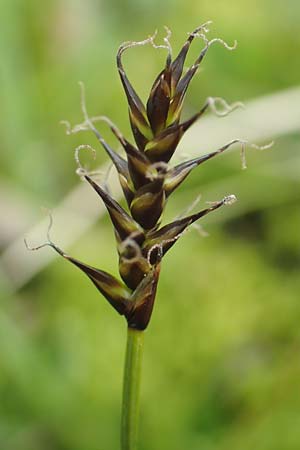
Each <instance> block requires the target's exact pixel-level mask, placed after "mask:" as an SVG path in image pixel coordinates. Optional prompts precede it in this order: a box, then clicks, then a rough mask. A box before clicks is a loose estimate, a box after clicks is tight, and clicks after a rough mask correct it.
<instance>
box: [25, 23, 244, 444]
mask: <svg viewBox="0 0 300 450" xmlns="http://www.w3.org/2000/svg"><path fill="white" fill-rule="evenodd" d="M207 32H208V23H206V24H204V25H201V26H200V27H198V28H197V29H196V30H195V31H194V32H193V33H190V34H189V35H188V38H187V40H186V42H185V43H184V45H183V47H182V48H181V50H180V52H179V54H178V55H177V57H176V58H175V59H173V58H172V50H171V46H170V43H169V37H170V32H169V30H167V36H166V37H165V38H164V45H156V44H155V42H154V37H155V36H152V37H149V38H148V39H146V40H144V41H141V42H127V43H124V44H122V45H121V46H120V48H119V50H118V52H117V68H118V71H119V75H120V78H121V82H122V85H123V88H124V91H125V94H126V97H127V101H128V110H129V120H130V124H131V128H132V133H133V137H134V140H135V144H132V143H131V142H130V141H128V140H127V139H126V138H125V136H123V134H122V133H121V131H120V130H119V129H118V128H117V126H116V125H114V124H113V123H112V122H111V121H110V120H109V119H108V118H106V117H103V116H100V117H91V118H90V117H89V116H88V113H87V109H86V105H85V95H84V87H83V85H82V84H81V89H82V102H81V106H82V112H83V118H84V121H83V123H81V124H79V125H76V126H75V127H73V128H72V127H71V126H70V124H69V123H68V122H64V123H65V124H66V125H67V133H76V132H78V131H82V130H91V131H92V132H93V133H94V134H95V136H96V138H97V140H98V141H99V143H100V144H101V146H102V147H103V148H104V150H105V151H106V153H107V155H108V157H109V158H110V159H111V161H112V164H113V166H114V167H115V169H116V171H117V173H118V176H119V180H120V184H121V187H122V190H123V193H124V197H125V199H126V203H127V209H124V208H123V207H122V206H121V205H120V204H119V203H118V202H117V201H116V200H115V199H114V198H112V196H111V195H110V193H109V192H108V190H107V189H106V187H105V186H101V185H100V184H98V183H96V182H95V181H94V179H93V175H94V173H92V172H88V171H86V170H85V169H84V168H83V167H82V165H81V163H80V159H79V151H80V150H81V149H83V148H88V149H91V150H92V151H93V152H94V153H95V150H94V149H93V148H92V147H90V146H88V145H81V146H79V147H78V148H77V149H76V152H75V159H76V162H77V165H78V169H77V173H78V174H79V175H80V176H81V178H82V179H83V180H85V181H86V182H87V183H88V184H89V185H90V186H91V188H92V189H93V190H94V191H95V192H96V193H97V195H98V196H99V197H100V199H101V201H103V202H104V204H105V206H106V209H107V212H108V214H109V216H110V219H111V222H112V225H113V228H114V234H115V238H116V244H117V252H118V257H119V273H120V277H121V279H122V282H121V281H120V280H118V279H116V278H115V277H114V276H112V275H110V274H109V273H107V272H104V271H102V270H100V269H97V268H95V267H92V266H89V265H87V264H85V263H83V262H81V261H79V260H78V259H75V258H73V257H71V256H69V255H67V254H66V253H65V252H64V251H62V250H61V249H60V248H59V247H58V246H57V245H56V244H54V243H53V242H52V241H51V239H50V236H49V232H48V241H47V242H46V243H45V244H43V245H42V246H39V247H35V248H31V249H32V250H35V249H38V248H41V247H43V246H45V245H50V246H51V247H52V248H53V249H54V250H55V251H56V252H58V253H59V254H60V255H61V256H63V257H64V258H65V259H67V260H68V261H70V262H71V263H72V264H74V265H75V266H77V267H78V268H79V269H80V270H81V271H83V272H84V273H85V274H86V275H87V276H88V277H89V278H90V280H91V281H92V282H93V284H94V285H95V286H96V288H97V289H98V290H99V291H100V292H101V294H102V295H103V296H104V297H105V298H106V299H107V301H108V302H109V303H110V304H111V306H112V307H113V308H114V309H115V310H116V311H117V312H118V313H119V314H120V315H123V316H124V317H125V319H126V321H127V325H128V342H127V352H126V362H125V373H124V392H123V408H122V450H134V448H135V445H136V437H137V419H138V404H139V386H140V370H141V356H142V342H143V331H144V330H145V329H146V328H147V326H148V324H149V321H150V318H151V315H152V311H153V306H154V301H155V294H156V288H157V283H158V279H159V274H160V267H161V261H162V259H163V257H164V255H165V254H166V253H167V252H168V251H169V250H170V249H171V247H172V246H173V245H174V244H175V243H176V242H177V241H178V239H179V238H180V237H181V236H182V234H183V233H184V232H185V230H187V228H188V227H189V226H190V225H192V224H194V223H195V222H196V221H198V220H199V219H201V218H202V217H204V216H206V215H207V214H209V213H211V212H213V211H215V210H217V209H219V208H220V207H222V206H223V205H228V204H231V203H233V202H234V201H235V196H234V195H229V196H226V197H224V198H223V200H220V201H217V202H212V203H210V205H209V206H207V207H206V208H204V209H202V210H200V211H198V212H196V213H193V214H189V215H187V216H185V217H181V218H179V219H177V220H174V221H173V222H171V223H169V224H167V225H164V226H162V227H161V226H160V220H161V216H162V213H163V211H164V209H165V207H166V204H167V200H168V198H169V197H170V195H172V193H173V192H174V191H175V190H176V189H177V188H178V187H179V186H180V185H181V183H182V182H183V181H184V180H185V179H186V178H187V177H188V176H189V174H190V173H191V172H192V171H193V169H195V168H196V167H198V166H200V165H201V164H202V163H204V162H206V161H208V160H209V159H212V158H213V157H215V156H217V155H219V154H221V153H223V152H224V151H225V150H227V149H228V148H229V147H230V146H232V145H233V144H235V143H241V145H242V154H243V161H244V146H245V144H246V141H244V140H241V139H234V140H232V141H230V142H229V143H227V144H226V145H224V146H222V147H221V148H219V149H217V150H215V151H213V152H210V153H207V154H206V155H203V156H199V157H197V158H194V159H192V160H190V161H185V162H182V163H180V164H177V165H175V166H172V165H170V160H171V158H172V156H173V154H174V153H175V151H176V148H177V146H178V144H179V142H180V140H181V138H182V136H183V135H184V133H185V132H186V131H187V130H188V129H189V128H190V127H191V126H192V125H193V123H195V121H196V120H198V119H199V118H201V116H202V115H203V114H204V113H205V112H206V111H207V110H208V109H211V110H212V111H213V112H214V113H216V114H217V115H219V116H224V115H226V114H228V113H229V112H230V111H232V110H233V109H235V108H236V107H238V106H241V105H240V103H236V104H234V105H231V106H229V105H228V104H227V103H226V102H225V101H224V100H223V99H220V98H211V97H209V98H208V99H207V100H206V102H205V103H204V105H203V106H202V108H201V109H200V110H199V112H197V113H196V114H194V115H193V116H192V117H191V118H189V119H188V120H186V121H181V112H182V107H183V101H184V98H185V94H186V91H187V88H188V86H189V84H190V82H191V80H192V78H193V76H194V75H195V73H196V72H197V70H198V68H199V66H200V64H201V63H202V60H203V58H204V57H205V55H206V53H207V51H208V49H209V48H210V46H211V45H212V44H214V43H216V42H218V43H221V44H222V45H223V46H224V47H225V48H226V49H228V50H233V49H234V48H235V46H236V44H235V45H234V46H233V47H230V46H228V44H226V43H225V42H224V41H223V40H221V39H219V38H215V39H212V40H208V39H207V37H206V35H207ZM196 37H198V38H201V39H202V40H203V41H204V48H203V49H202V50H201V51H200V53H199V56H198V57H197V58H196V60H195V61H194V63H193V64H192V66H191V67H190V68H189V69H188V70H187V71H186V72H185V73H184V64H185V59H186V56H187V53H188V51H189V48H190V46H191V44H192V42H193V41H194V39H195V38H196ZM148 43H149V44H152V45H153V46H154V47H155V48H164V49H166V50H167V58H166V62H165V67H164V68H163V70H162V71H161V72H160V73H159V75H158V76H157V78H156V79H155V81H154V83H153V85H152V88H151V91H150V95H149V98H148V100H147V103H146V105H144V104H143V102H142V101H141V99H140V97H139V96H138V94H137V93H136V91H135V90H134V88H133V86H132V85H131V83H130V81H129V79H128V77H127V75H126V71H125V69H124V66H123V60H122V58H123V54H124V53H125V52H126V51H127V50H128V49H130V48H132V47H135V46H138V45H145V44H148ZM220 108H221V109H220ZM99 121H104V122H106V123H107V124H108V126H109V127H110V129H111V131H112V133H113V134H114V136H115V137H116V139H117V140H118V142H119V143H120V144H121V146H122V148H123V149H124V152H125V157H123V156H121V155H119V154H118V153H117V152H116V151H115V150H114V149H113V148H112V147H111V146H109V145H108V144H107V142H106V141H105V140H104V139H103V137H102V135H101V133H100V132H99V131H98V129H97V128H96V126H95V123H96V122H99ZM244 165H245V162H244ZM51 224H52V219H51V223H50V226H51ZM49 230H50V227H49ZM26 245H27V244H26Z"/></svg>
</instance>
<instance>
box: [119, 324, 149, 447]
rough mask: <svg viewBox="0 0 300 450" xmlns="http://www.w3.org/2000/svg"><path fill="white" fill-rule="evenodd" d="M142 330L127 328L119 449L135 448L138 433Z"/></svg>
mask: <svg viewBox="0 0 300 450" xmlns="http://www.w3.org/2000/svg"><path fill="white" fill-rule="evenodd" d="M143 344H144V332H143V331H140V330H135V329H133V328H128V334H127V348H126V357H125V368H124V379H123V403H122V420H121V450H135V449H136V444H137V434H138V419H139V400H140V382H141V368H142V356H143Z"/></svg>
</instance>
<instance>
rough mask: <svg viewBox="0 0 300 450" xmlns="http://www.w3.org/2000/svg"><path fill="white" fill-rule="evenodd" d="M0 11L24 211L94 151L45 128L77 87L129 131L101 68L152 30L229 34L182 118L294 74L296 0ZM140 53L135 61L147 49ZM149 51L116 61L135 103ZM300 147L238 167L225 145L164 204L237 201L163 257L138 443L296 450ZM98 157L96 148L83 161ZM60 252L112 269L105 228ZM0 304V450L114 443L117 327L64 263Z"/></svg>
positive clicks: (33, 4) (66, 182) (11, 166)
mask: <svg viewBox="0 0 300 450" xmlns="http://www.w3.org/2000/svg"><path fill="white" fill-rule="evenodd" d="M158 8H159V14H158V13H157V11H158ZM0 9H1V18H2V22H3V23H2V25H1V46H2V48H1V54H2V57H1V58H2V64H1V86H0V90H1V98H2V104H1V109H2V115H1V116H2V121H1V124H0V127H1V156H0V158H1V169H0V171H1V172H0V173H1V177H3V179H5V180H10V182H12V183H13V184H14V185H15V186H16V188H17V189H19V190H20V191H23V192H24V193H25V194H26V196H27V198H28V199H29V200H30V204H31V207H32V205H33V207H34V208H35V209H36V210H37V208H38V206H39V205H40V204H45V203H46V204H48V205H49V204H50V205H51V204H53V205H55V204H56V202H57V201H58V200H59V199H61V197H62V196H63V195H64V194H66V193H67V192H68V191H69V189H70V188H72V187H73V186H75V185H76V184H77V183H78V180H77V178H76V177H75V175H73V168H74V166H72V164H73V162H72V158H73V153H72V152H73V148H74V147H75V146H76V145H79V144H81V143H83V142H90V143H91V144H92V145H94V141H93V140H92V138H91V137H88V135H87V139H85V136H82V135H76V136H73V137H71V138H70V137H66V136H65V133H64V130H63V129H62V128H60V127H59V126H58V125H57V124H58V122H59V120H61V119H68V120H70V121H71V122H72V123H77V122H79V121H80V120H81V117H80V110H79V90H78V87H77V81H78V80H80V79H81V80H83V81H84V82H85V84H86V87H87V101H88V107H89V111H90V112H91V114H95V115H98V114H105V115H108V116H109V117H110V118H111V119H112V120H113V121H114V122H117V123H118V124H119V126H120V128H121V129H122V131H123V133H124V134H125V135H126V137H130V134H129V128H128V125H127V116H126V104H125V99H124V98H123V94H122V88H121V85H120V82H119V79H118V74H117V71H116V70H115V71H114V72H113V70H114V69H113V68H114V67H115V65H114V58H115V53H116V49H117V46H118V44H119V43H120V42H122V41H125V40H127V39H129V38H130V39H137V40H138V39H142V38H144V37H146V36H147V35H148V34H150V33H152V32H153V30H154V29H155V28H156V27H160V29H161V26H162V25H164V24H165V23H166V24H167V25H168V26H169V27H170V28H171V29H172V30H174V39H173V40H172V43H173V42H174V49H176V50H177V49H179V45H180V43H181V42H182V38H185V37H186V34H185V32H186V31H191V30H192V29H193V28H194V27H195V26H197V25H198V24H199V23H202V22H204V21H205V20H207V19H213V20H214V23H215V29H216V30H218V35H220V36H222V37H224V38H226V40H227V41H228V42H231V40H233V39H235V38H236V39H237V40H238V42H239V47H238V50H237V51H236V53H235V54H230V55H229V56H228V54H227V52H223V51H222V49H217V48H216V49H214V50H213V51H211V53H210V55H209V58H207V62H206V66H205V70H204V71H203V72H202V73H201V74H200V75H199V76H198V77H196V78H195V80H194V81H193V83H192V85H191V91H190V94H189V95H188V97H187V101H188V102H189V104H190V108H191V109H194V110H198V109H199V105H201V100H202V99H205V98H206V97H207V96H208V95H221V96H224V97H225V98H227V99H229V100H233V101H235V100H245V99H247V98H251V97H256V96H259V95H262V94H264V93H269V92H272V91H275V90H279V89H282V88H285V87H289V86H292V85H293V84H296V83H298V82H299V60H298V59H297V58H296V55H297V54H299V51H300V42H299V38H298V34H299V33H298V23H299V17H300V11H299V5H298V3H297V2H293V1H292V0H289V1H288V2H285V4H284V5H281V4H279V3H278V4H276V5H275V4H274V2H271V1H270V0H264V1H261V2H254V3H253V2H251V3H250V2H247V1H245V0H244V1H237V0H234V1H232V2H230V4H228V2H221V1H217V0H216V1H214V2H212V1H211V0H210V1H208V0H204V1H203V2H198V3H197V2H196V3H195V2H192V1H187V2H176V1H175V0H169V1H168V2H165V3H162V2H153V4H151V3H150V2H146V1H141V2H137V1H127V2H125V3H124V2H119V1H113V2H103V3H97V2H91V1H87V2H82V3H79V2H74V3H71V2H62V1H58V0H57V1H55V2H48V3H42V2H37V1H34V0H31V1H29V2H26V6H25V4H24V3H23V2H20V1H16V2H9V1H8V0H7V1H2V3H1V6H0ZM175 30H176V33H175ZM137 51H138V52H139V54H140V57H141V58H143V52H144V49H143V50H141V49H137ZM145 51H146V55H147V58H146V59H145V61H144V60H143V64H142V65H140V66H139V68H138V69H137V68H136V66H135V64H136V57H135V56H133V57H131V56H130V55H129V54H128V58H127V56H126V58H127V59H126V66H127V67H128V72H129V74H130V77H131V79H134V81H135V85H136V87H137V90H138V91H139V92H141V93H142V94H143V95H144V97H145V95H146V93H147V92H148V91H149V87H150V85H151V82H152V81H153V77H154V76H155V74H156V73H157V72H158V70H159V69H160V68H161V65H162V62H163V58H164V56H165V54H161V55H160V53H159V52H155V51H154V50H153V49H145ZM192 58H193V55H192V56H191V60H192ZM138 61H139V59H138ZM135 74H137V75H135ZM140 74H142V76H141V75H140ZM278 114H280V111H279V112H278ZM262 120H263V118H262ZM103 133H104V135H105V137H106V134H105V133H106V132H105V130H104V131H103ZM107 137H108V134H107ZM234 137H235V136H233V138H234ZM108 139H110V138H109V137H108ZM130 139H131V137H130ZM89 140H90V141H89ZM200 141H201V140H200V139H199V142H200ZM111 143H112V145H113V144H114V141H111ZM199 150H202V149H199ZM212 150H213V149H212ZM102 155H103V156H102ZM298 155H299V135H295V136H288V137H285V138H279V139H278V140H277V143H276V147H274V150H270V151H268V152H266V153H260V152H258V153H256V152H253V153H251V154H250V152H249V157H248V167H249V169H248V170H247V171H246V172H245V171H243V172H241V171H240V168H239V165H238V156H237V155H236V154H235V152H232V154H228V155H223V156H221V157H220V159H219V160H218V161H216V160H214V161H211V162H210V163H209V164H207V165H205V166H203V168H201V173H200V171H199V172H198V173H196V172H195V173H194V174H193V175H191V178H190V179H189V180H188V181H187V183H186V186H185V187H184V186H182V187H181V188H179V190H178V195H177V197H176V200H174V199H175V197H174V199H171V200H170V203H169V204H168V207H167V215H168V218H170V219H172V218H173V217H174V216H176V215H177V214H179V213H180V212H182V210H183V209H184V208H185V205H186V204H187V202H188V203H189V202H192V200H193V199H194V197H195V196H196V194H198V193H199V190H200V192H201V193H202V194H203V197H204V200H215V199H218V198H221V197H222V196H223V194H224V191H225V192H226V193H227V192H228V193H231V192H234V193H235V194H236V195H237V197H238V199H239V203H238V204H237V206H235V207H234V208H231V209H230V210H228V211H227V210H226V211H222V212H221V215H220V217H214V218H213V221H212V219H210V218H207V220H206V219H204V221H203V224H204V227H205V229H206V231H208V232H209V233H210V236H209V237H208V238H201V237H199V236H198V235H197V233H196V232H195V231H194V232H193V231H191V232H190V233H188V234H187V235H186V236H185V237H183V238H182V242H180V243H178V245H177V246H176V247H174V249H172V250H171V251H170V255H169V254H168V255H167V256H166V260H165V261H164V264H163V265H162V274H161V280H160V285H159V288H158V294H157V304H156V309H155V311H154V315H153V318H152V322H151V325H150V327H149V330H148V331H147V332H146V336H145V361H144V363H145V364H144V367H143V385H142V405H143V407H142V410H143V411H142V418H141V433H140V435H141V437H142V439H141V442H140V449H141V450H152V449H165V450H169V449H170V450H171V449H172V450H182V449H185V448H187V449H190V450H198V449H201V450H229V449H230V450H231V449H240V448H242V449H243V450H248V449H249V450H250V449H253V448H255V449H258V450H282V449H284V450H298V449H299V445H300V431H299V430H300V426H299V425H300V424H299V408H300V396H299V376H300V365H299V357H298V353H299V342H300V336H299V319H298V318H299V313H300V302H299V291H300V279H299V268H300V257H299V232H298V230H299V227H300V212H299V200H300V189H299V176H298V175H297V173H298V174H299V156H298ZM102 158H103V159H102ZM105 159H106V156H105V155H104V153H101V151H99V157H98V159H97V161H100V162H101V160H103V161H104V160H105ZM295 174H296V176H295ZM66 226H71V225H70V224H69V225H67V224H66ZM41 251H45V252H46V251H48V250H47V249H44V250H41ZM49 251H50V250H49ZM72 254H73V255H76V257H77V256H78V257H80V259H83V260H85V261H90V262H91V263H92V264H93V265H96V266H101V268H103V269H104V270H107V271H109V272H112V273H115V274H117V267H116V254H115V250H114V239H113V234H112V231H111V230H110V227H109V226H108V223H107V221H104V223H101V229H100V226H99V227H98V226H96V227H95V228H94V229H93V230H92V231H91V232H90V233H89V234H87V235H85V236H84V237H83V238H82V239H81V241H80V242H79V243H78V244H77V245H76V246H74V248H72ZM35 257H36V258H38V257H39V256H38V255H35ZM182 278H183V281H182V282H181V281H180V282H178V280H179V279H180V280H182ZM2 294H3V295H2V298H1V310H0V399H1V401H0V449H1V450H2V449H3V450H42V449H43V450H99V448H100V449H105V450H115V449H116V448H117V446H118V440H119V436H118V431H117V430H118V429H119V410H120V396H121V383H122V364H123V358H124V351H125V338H126V329H125V328H126V327H125V323H123V320H122V318H121V317H118V316H117V315H116V314H115V312H114V311H113V310H112V308H110V306H109V305H108V304H107V303H105V301H104V300H103V301H102V299H101V298H100V297H99V295H98V293H97V291H96V290H94V288H93V286H91V285H90V283H89V282H88V281H87V280H86V278H85V277H84V275H82V276H81V275H80V274H79V273H77V271H76V269H75V268H74V267H72V266H71V265H67V264H65V262H64V261H63V260H58V261H56V262H55V263H53V264H52V265H51V266H50V267H48V268H47V269H46V270H45V271H44V272H43V273H41V274H39V275H38V276H37V277H36V278H35V279H34V280H32V281H31V282H30V283H29V284H28V285H27V286H26V287H25V288H24V289H22V290H21V291H20V292H18V293H16V294H10V293H9V290H8V289H7V290H6V289H5V283H3V289H2Z"/></svg>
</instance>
